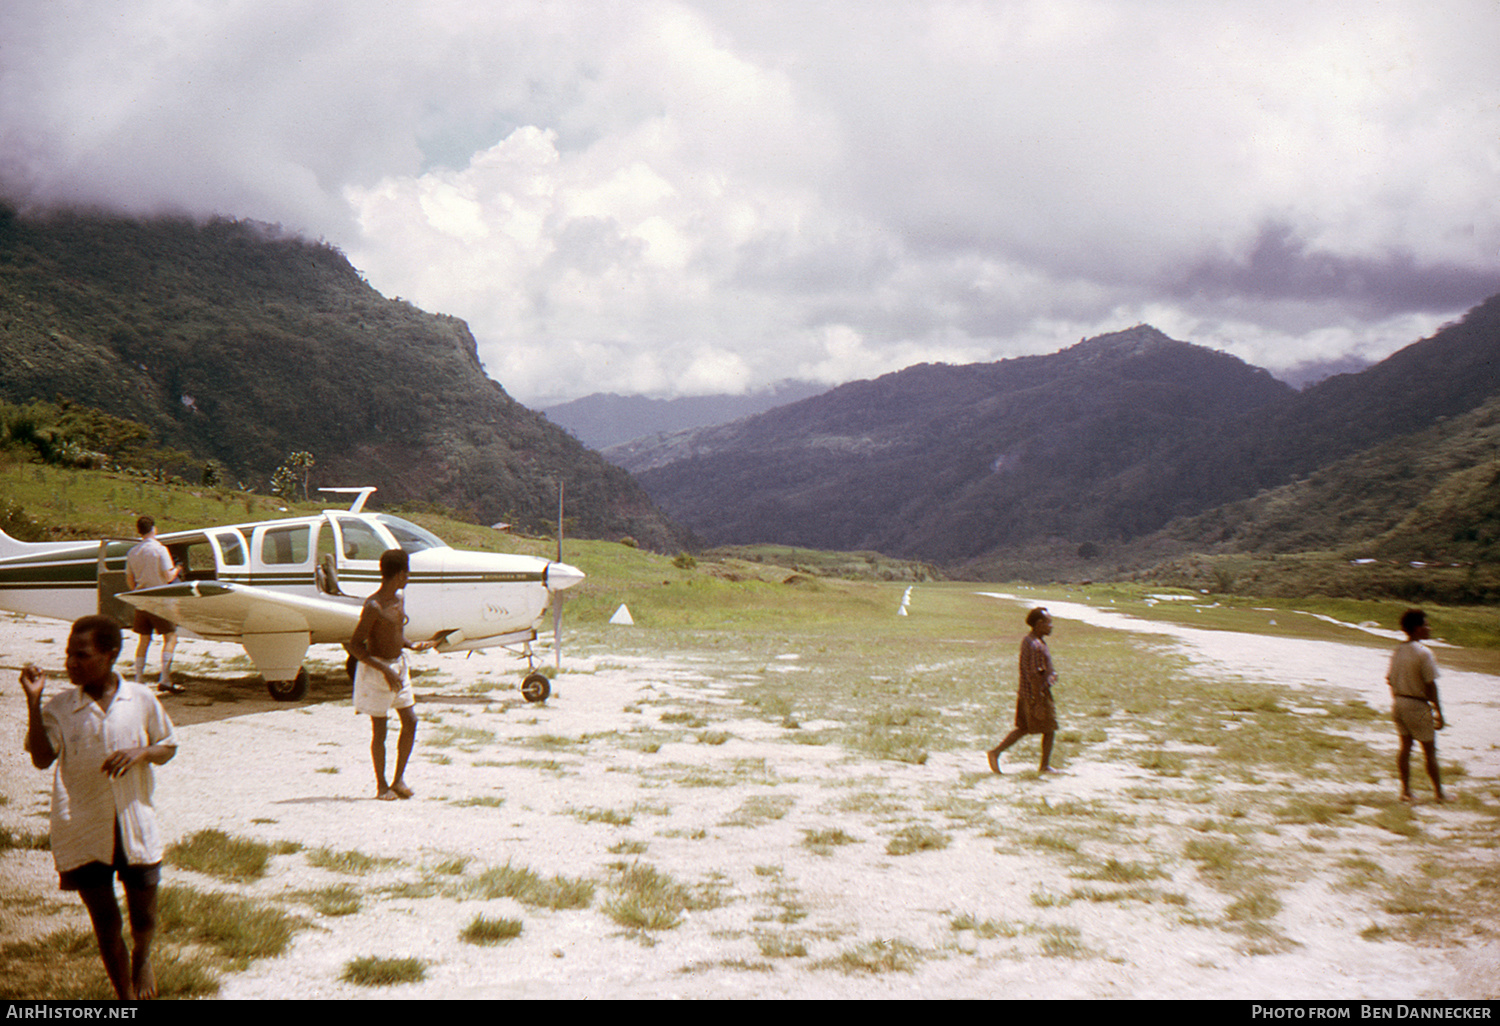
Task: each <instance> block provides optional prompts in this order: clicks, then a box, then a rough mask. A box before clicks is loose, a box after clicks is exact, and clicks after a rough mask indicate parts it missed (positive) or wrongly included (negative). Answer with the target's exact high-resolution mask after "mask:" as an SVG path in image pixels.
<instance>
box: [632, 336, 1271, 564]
mask: <svg viewBox="0 0 1500 1026" xmlns="http://www.w3.org/2000/svg"><path fill="white" fill-rule="evenodd" d="M1293 394H1294V393H1293V392H1292V389H1291V388H1290V387H1289V386H1287V385H1285V384H1283V383H1281V382H1279V381H1276V380H1275V379H1274V378H1272V377H1271V376H1270V375H1269V374H1268V373H1267V372H1265V371H1263V370H1260V369H1258V368H1254V367H1251V366H1249V365H1248V364H1245V363H1244V362H1242V361H1240V360H1238V359H1236V358H1234V357H1231V356H1228V355H1225V354H1223V353H1219V352H1216V351H1214V350H1210V349H1206V348H1204V347H1201V346H1195V345H1191V344H1189V343H1185V342H1178V341H1175V340H1173V339H1170V338H1168V337H1167V336H1165V335H1163V334H1162V333H1161V332H1159V331H1157V330H1156V329H1154V328H1151V327H1148V326H1145V325H1141V326H1138V327H1136V328H1132V329H1130V330H1128V331H1123V332H1116V333H1113V334H1110V335H1104V336H1099V337H1098V338H1094V339H1087V340H1084V341H1081V342H1080V343H1078V344H1077V345H1075V346H1072V347H1070V348H1068V349H1065V350H1063V351H1062V352H1059V353H1055V354H1051V355H1048V356H1030V357H1022V358H1019V359H1012V360H1002V361H999V362H997V363H990V364H975V365H969V366H962V367H955V366H947V365H922V366H918V367H911V368H907V369H906V370H903V371H899V372H896V373H894V374H887V375H884V376H882V377H880V378H877V379H874V380H872V381H861V382H854V383H851V384H848V385H844V386H842V387H840V388H836V389H834V390H833V391H831V392H828V393H826V394H824V395H821V396H817V397H814V398H811V399H807V400H804V401H802V402H799V403H794V404H791V405H789V406H785V407H780V408H778V409H776V410H773V411H771V412H769V413H766V414H762V415H760V416H758V417H752V418H749V419H747V420H744V421H740V422H738V423H736V424H734V425H728V426H724V427H720V428H713V429H708V430H706V431H703V432H697V433H691V434H689V435H687V436H684V437H680V438H676V439H672V440H669V441H668V442H667V443H665V444H664V448H665V449H666V450H667V451H666V452H665V453H664V452H663V451H661V450H660V449H659V450H658V451H655V452H653V451H651V450H650V448H649V447H647V448H646V449H644V450H643V451H639V452H637V453H635V454H633V456H631V457H630V458H629V460H628V461H626V462H625V465H626V466H628V467H631V468H633V469H634V468H639V469H637V470H636V473H637V477H638V478H639V479H640V480H641V481H642V483H643V484H645V485H646V487H647V489H648V491H650V492H651V494H652V495H653V497H654V498H656V499H657V501H658V502H660V503H661V504H662V506H663V508H664V509H667V510H668V511H670V512H671V513H672V515H673V516H675V517H677V518H678V519H680V520H681V521H683V522H684V523H685V524H686V525H688V526H689V527H691V528H692V529H693V530H694V531H696V532H697V533H699V534H700V535H701V536H703V537H704V538H706V539H707V540H709V541H712V542H723V543H729V542H738V543H747V542H757V541H763V542H783V543H789V544H799V545H806V546H812V547H824V548H837V549H874V550H876V551H880V552H885V553H887V554H891V555H899V556H903V557H906V558H917V559H923V560H929V561H933V562H938V563H946V564H952V563H956V562H960V561H963V560H966V559H971V558H973V557H976V556H979V555H981V554H983V553H987V552H990V551H993V550H995V549H998V548H1003V547H1006V546H1009V545H1014V544H1018V543H1022V542H1026V541H1029V540H1032V539H1036V538H1042V537H1053V536H1055V537H1060V538H1064V539H1071V540H1072V541H1073V542H1074V543H1075V544H1076V543H1078V542H1087V541H1100V540H1106V539H1113V538H1119V537H1131V536H1134V535H1137V534H1141V533H1144V532H1146V531H1149V530H1153V529H1155V528H1158V527H1160V526H1162V525H1163V524H1165V523H1167V522H1168V521H1169V520H1171V519H1172V518H1173V517H1174V516H1177V515H1180V514H1183V513H1187V512H1197V511H1198V510H1200V509H1201V508H1202V507H1201V506H1199V507H1194V506H1192V505H1191V504H1190V503H1189V502H1188V501H1187V499H1186V497H1185V496H1183V495H1181V494H1177V493H1174V492H1170V491H1162V490H1161V489H1158V488H1155V487H1154V486H1153V481H1152V480H1151V478H1152V475H1151V474H1150V473H1149V471H1150V469H1151V468H1152V467H1153V466H1155V465H1156V464H1157V463H1158V462H1159V461H1161V460H1163V459H1165V458H1166V457H1167V456H1168V455H1169V454H1171V453H1174V452H1176V451H1177V450H1179V449H1180V448H1181V447H1182V446H1183V445H1184V444H1185V443H1184V438H1185V437H1197V436H1198V435H1202V434H1205V433H1208V432H1210V431H1211V430H1213V429H1214V428H1215V427H1216V426H1217V425H1218V424H1221V423H1223V422H1225V421H1229V420H1234V419H1237V418H1239V417H1241V416H1243V415H1245V414H1246V413H1247V412H1248V411H1253V410H1256V409H1260V408H1263V407H1266V406H1268V405H1270V404H1273V403H1276V402H1278V401H1281V400H1285V399H1286V398H1287V397H1289V396H1291V395H1293ZM612 455H613V456H614V458H616V459H617V460H621V459H622V456H621V455H619V454H615V453H612Z"/></svg>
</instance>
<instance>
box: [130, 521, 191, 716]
mask: <svg viewBox="0 0 1500 1026" xmlns="http://www.w3.org/2000/svg"><path fill="white" fill-rule="evenodd" d="M135 529H136V531H137V533H139V534H140V536H141V540H140V544H138V545H136V547H135V548H133V549H131V550H130V552H129V553H127V554H126V556H125V587H126V588H128V589H129V590H130V591H135V590H136V589H138V588H157V587H160V586H161V585H163V584H170V583H171V582H172V581H175V580H176V579H177V565H176V564H175V563H173V562H172V554H171V553H170V552H168V551H167V547H166V546H165V545H163V544H162V543H161V542H159V541H157V540H156V521H155V520H153V519H152V518H151V517H141V518H140V519H139V520H137V521H136V522H135ZM133 629H134V631H135V632H136V633H137V634H139V635H140V638H141V640H140V641H138V642H137V643H136V646H135V682H136V683H137V684H144V683H146V656H147V654H148V653H150V651H151V635H152V633H153V632H154V633H156V634H160V635H161V678H160V679H159V680H158V681H157V688H156V689H157V690H158V691H161V692H165V693H167V694H177V693H179V692H181V691H182V686H181V685H180V684H174V683H172V653H173V652H174V651H175V650H176V648H177V625H176V624H175V623H173V622H172V621H171V620H167V619H165V618H163V617H160V616H157V615H156V614H155V613H148V612H146V611H145V610H144V609H137V610H136V611H135V623H134V625H133Z"/></svg>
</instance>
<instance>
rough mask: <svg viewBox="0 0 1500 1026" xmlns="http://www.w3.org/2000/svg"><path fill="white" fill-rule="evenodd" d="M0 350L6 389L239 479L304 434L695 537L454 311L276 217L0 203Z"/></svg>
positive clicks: (681, 540) (531, 510)
mask: <svg viewBox="0 0 1500 1026" xmlns="http://www.w3.org/2000/svg"><path fill="white" fill-rule="evenodd" d="M0 367H3V369H0V400H6V401H9V402H10V403H13V404H24V403H30V402H33V401H35V400H47V401H52V400H56V399H59V398H61V399H64V400H69V401H73V402H76V403H79V404H83V405H86V406H89V407H93V408H96V409H98V410H101V411H104V412H106V413H108V414H112V415H115V416H118V417H122V418H127V419H129V420H132V421H135V422H137V423H139V424H141V425H143V426H144V427H145V428H147V429H148V430H149V432H150V433H151V434H152V436H153V437H154V439H155V441H156V444H157V447H158V448H165V449H175V450H179V451H180V452H182V453H185V454H187V455H188V456H189V457H190V458H191V459H192V460H194V461H196V462H197V463H198V464H200V465H201V464H205V463H207V462H208V461H215V462H217V463H218V464H220V465H222V466H223V467H224V468H225V471H226V473H227V475H228V477H229V478H230V479H231V480H232V481H236V482H241V483H243V484H245V485H248V486H254V487H261V488H263V487H265V482H266V481H267V479H268V478H269V477H270V475H271V474H272V472H273V471H274V470H275V469H276V468H277V467H278V466H279V465H280V464H281V463H282V461H284V460H285V459H286V457H287V455H288V454H289V453H290V452H293V451H306V452H310V453H311V454H312V455H313V456H314V457H315V458H316V460H317V466H318V469H317V474H316V477H317V483H319V484H328V485H370V484H373V485H377V486H379V487H380V489H381V493H382V495H383V496H384V497H385V498H386V499H387V501H399V500H420V501H427V502H433V503H438V504H442V505H445V506H448V507H451V508H455V509H461V510H464V511H466V512H467V514H468V515H469V516H471V517H472V518H474V519H476V520H483V521H485V522H492V521H497V520H504V521H508V522H512V523H517V524H520V525H524V526H526V527H528V528H533V529H540V527H541V526H542V525H544V524H546V523H549V522H550V521H551V520H554V519H555V518H556V515H557V514H556V509H557V489H558V483H559V482H562V483H563V484H565V486H566V490H567V495H568V508H569V515H570V516H571V517H572V518H573V521H574V523H575V524H576V525H577V527H578V530H579V531H581V532H583V533H587V534H592V535H597V536H601V537H621V536H625V535H630V536H632V537H634V538H636V539H637V540H638V541H639V542H640V543H641V544H645V545H651V546H655V547H658V548H662V549H676V548H679V547H681V546H682V545H683V544H685V543H686V542H687V541H688V538H687V535H686V534H685V533H684V532H683V531H681V530H680V529H679V528H677V527H676V526H675V525H673V524H672V523H671V522H670V521H668V520H667V518H666V517H664V516H663V515H662V514H661V513H660V511H658V510H657V509H656V508H655V507H654V506H653V505H652V503H651V501H650V500H649V499H648V498H647V497H646V495H645V494H644V493H643V492H642V491H641V490H640V489H639V488H638V487H637V486H636V485H635V483H634V482H633V481H631V480H630V478H629V476H628V475H627V474H625V473H624V472H622V471H620V470H619V469H618V468H616V467H614V466H612V465H610V464H609V463H607V462H606V461H604V460H603V459H602V458H600V457H599V456H598V455H597V454H595V453H593V452H590V451H589V450H587V449H585V448H584V447H583V446H582V445H581V444H580V443H579V442H577V441H576V440H575V439H573V438H572V437H570V436H569V435H568V434H567V433H566V432H564V431H562V430H561V429H559V428H557V427H556V426H554V425H552V424H551V423H549V422H548V421H547V419H546V418H545V417H543V416H541V415H540V414H537V413H534V412H533V411H531V410H528V409H526V408H525V407H523V406H521V405H520V404H519V403H516V402H515V401H514V400H512V399H511V398H510V397H509V396H508V395H506V393H505V391H504V390H503V389H502V388H501V387H500V385H498V384H497V383H496V382H494V381H492V380H490V379H489V378H487V377H486V376H485V375H484V372H483V368H482V367H481V366H480V363H479V359H478V353H477V347H476V344H475V341H474V338H473V337H472V336H471V335H470V333H469V330H468V328H467V327H466V326H465V325H464V323H463V322H462V321H460V320H457V319H456V318H453V317H445V316H440V315H433V314H428V313H425V312H423V311H421V310H419V309H417V308H416V307H414V306H412V305H411V304H410V303H406V302H403V301H401V300H399V299H387V298H385V297H383V296H381V295H380V294H379V293H377V292H375V291H374V290H373V289H372V288H370V287H369V285H368V284H366V283H365V282H364V281H363V279H362V278H361V277H360V275H359V274H358V272H357V271H355V269H354V268H353V267H351V266H350V265H349V263H348V261H347V260H345V259H344V257H343V255H342V254H341V253H339V252H338V251H337V250H335V249H334V248H332V247H331V246H327V245H324V244H320V243H311V242H308V241H306V240H303V239H300V238H296V237H292V236H289V235H286V234H284V233H282V232H280V231H279V230H277V229H274V228H270V227H268V226H265V225H257V224H253V223H249V222H240V221H227V220H216V221H211V222H207V223H196V222H192V221H188V220H185V219H171V218H163V219H155V220H149V221H143V220H132V219H126V218H116V217H107V216H102V215H101V216H91V215H83V214H59V215H55V216H52V217H49V218H47V219H45V220H32V219H26V218H21V217H17V216H15V215H14V213H12V212H10V211H7V210H4V209H0ZM179 462H180V461H179ZM189 476H191V475H189Z"/></svg>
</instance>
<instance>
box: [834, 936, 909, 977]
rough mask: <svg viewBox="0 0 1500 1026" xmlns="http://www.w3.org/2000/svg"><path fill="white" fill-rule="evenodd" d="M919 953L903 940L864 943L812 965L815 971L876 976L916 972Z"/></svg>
mask: <svg viewBox="0 0 1500 1026" xmlns="http://www.w3.org/2000/svg"><path fill="white" fill-rule="evenodd" d="M921 961H922V951H921V949H920V948H918V947H916V946H915V945H913V944H909V943H908V942H906V941H904V940H899V939H898V940H884V939H881V940H873V941H866V942H865V943H863V944H860V945H858V946H856V947H853V948H848V949H846V950H844V951H841V952H839V954H837V955H834V956H833V957H832V958H825V959H821V960H819V961H817V962H814V963H813V968H814V969H835V970H837V971H839V972H841V973H847V974H849V975H864V976H878V975H881V974H883V973H910V972H915V971H916V968H917V966H918V965H919V964H921Z"/></svg>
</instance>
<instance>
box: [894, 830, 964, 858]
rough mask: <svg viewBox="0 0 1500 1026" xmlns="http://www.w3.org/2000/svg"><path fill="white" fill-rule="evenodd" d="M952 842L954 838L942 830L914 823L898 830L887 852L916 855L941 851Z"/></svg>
mask: <svg viewBox="0 0 1500 1026" xmlns="http://www.w3.org/2000/svg"><path fill="white" fill-rule="evenodd" d="M952 842H953V838H952V837H951V836H950V835H948V834H945V833H943V832H942V831H941V830H934V829H933V828H932V827H930V826H927V825H926V824H924V823H913V824H912V825H911V826H908V827H902V828H901V829H900V830H898V831H897V832H896V836H895V837H892V838H891V840H890V843H889V844H887V845H886V846H885V850H886V854H888V855H914V854H916V853H917V852H919V851H940V850H941V849H943V848H946V847H948V845H949V844H951V843H952Z"/></svg>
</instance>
